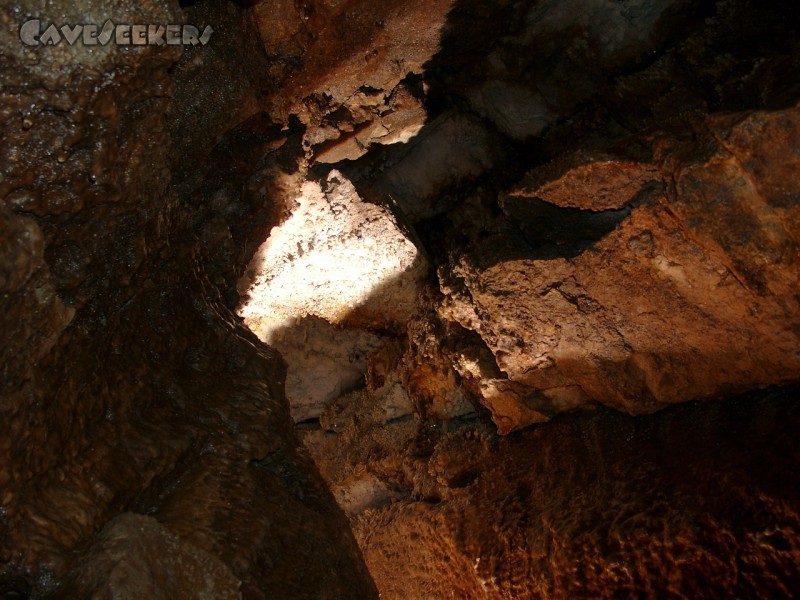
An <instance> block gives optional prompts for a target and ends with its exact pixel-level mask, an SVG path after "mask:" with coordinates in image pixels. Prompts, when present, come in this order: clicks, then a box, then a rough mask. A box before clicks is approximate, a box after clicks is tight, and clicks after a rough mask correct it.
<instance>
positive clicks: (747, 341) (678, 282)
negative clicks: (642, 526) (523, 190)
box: [440, 109, 800, 431]
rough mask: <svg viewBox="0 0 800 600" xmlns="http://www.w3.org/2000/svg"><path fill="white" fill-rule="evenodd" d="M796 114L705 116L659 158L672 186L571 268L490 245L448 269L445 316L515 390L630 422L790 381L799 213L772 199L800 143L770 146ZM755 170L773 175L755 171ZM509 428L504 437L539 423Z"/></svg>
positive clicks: (799, 362)
mask: <svg viewBox="0 0 800 600" xmlns="http://www.w3.org/2000/svg"><path fill="white" fill-rule="evenodd" d="M798 115H800V111H798V110H797V109H788V110H786V111H780V112H775V113H752V114H746V115H741V116H738V117H728V118H727V119H725V120H722V121H721V120H720V119H713V120H712V121H711V122H710V127H711V129H709V130H707V131H708V132H707V133H706V134H705V135H706V136H707V137H706V138H702V139H703V141H702V142H700V143H698V144H696V145H693V144H688V145H683V146H680V147H679V148H676V149H673V150H672V151H671V152H673V154H669V155H668V157H669V158H666V157H665V158H662V160H663V162H664V164H665V165H667V166H665V168H669V169H673V173H674V175H672V178H673V180H674V182H675V183H674V186H669V187H668V188H667V190H666V192H662V191H661V190H660V189H658V188H651V189H650V191H649V192H648V193H647V194H646V195H645V196H644V197H640V199H639V201H638V202H637V203H636V205H635V207H634V208H633V210H632V211H631V213H630V215H629V216H628V217H627V218H625V220H623V221H622V222H621V223H620V224H619V225H618V226H617V227H616V229H614V230H613V231H612V232H611V233H608V234H607V235H606V236H605V237H603V238H602V239H600V240H599V241H596V242H594V243H587V244H586V245H584V249H581V250H580V251H579V253H578V254H577V255H576V256H574V257H570V256H569V255H567V256H559V249H558V246H552V247H548V246H541V247H540V248H538V249H537V248H536V247H531V246H530V245H528V244H529V243H531V242H526V241H524V239H517V240H516V241H515V240H514V239H512V238H506V240H505V241H503V238H502V237H495V238H490V239H489V240H487V241H485V242H483V243H482V244H481V245H480V246H479V247H478V248H477V249H476V250H474V251H471V252H470V253H468V254H467V255H466V256H465V257H464V258H462V259H461V260H460V261H459V262H458V263H456V264H455V265H454V266H453V269H452V276H454V277H455V278H456V280H458V279H459V278H460V280H461V282H462V284H461V285H462V286H463V287H461V288H460V291H458V292H457V293H454V292H448V294H449V298H448V300H447V301H446V302H445V303H444V304H443V306H442V309H441V310H440V312H441V314H442V315H443V316H444V317H445V318H449V319H452V320H455V321H457V322H459V323H460V324H461V325H462V326H463V327H466V328H468V329H472V330H474V331H476V332H478V333H479V334H480V335H481V338H482V339H483V341H484V342H485V343H486V344H487V346H488V347H489V349H490V350H491V352H492V354H493V355H494V358H495V360H496V362H497V366H498V367H499V369H500V371H502V373H503V374H504V376H507V377H508V379H509V380H510V382H511V384H522V385H523V386H525V387H527V388H529V389H530V390H531V391H538V392H542V393H545V394H561V392H560V391H559V390H570V389H572V390H575V391H576V392H577V396H574V395H573V397H574V398H576V399H578V400H579V401H580V399H581V398H583V399H584V400H589V399H592V400H596V401H599V402H601V403H603V404H606V405H609V406H613V407H615V408H618V409H620V410H624V411H626V412H629V413H631V414H641V413H647V412H651V411H653V410H657V409H658V408H660V407H663V406H664V405H666V404H670V403H674V402H682V401H686V400H687V399H707V398H719V397H722V396H725V395H726V394H729V393H731V392H733V391H736V390H744V389H748V388H754V387H758V386H762V385H767V384H776V383H782V382H787V381H791V380H793V379H796V378H797V377H798V376H800V353H798V348H800V340H798V337H797V327H798V325H799V324H800V322H798V320H797V318H798V317H797V316H798V314H800V312H798V310H797V306H796V299H795V296H796V295H797V292H798V280H797V277H798V275H797V273H798V263H797V260H798V259H797V247H798V240H797V238H796V227H795V226H794V225H793V223H794V222H795V219H794V218H793V217H792V216H789V215H791V214H793V211H794V210H795V207H794V206H793V205H789V206H787V205H786V203H785V201H784V202H781V201H780V199H781V198H786V197H787V195H788V194H791V193H792V192H791V191H790V189H791V188H790V187H787V186H791V185H793V184H792V183H791V182H792V181H793V178H791V177H789V178H788V180H787V179H785V177H786V175H785V174H786V173H787V172H793V171H794V170H796V169H797V165H796V161H795V159H794V158H792V157H793V156H795V155H796V153H797V148H796V147H795V146H796V145H797V139H800V137H798V136H792V135H777V136H769V135H765V134H766V132H768V131H769V130H770V129H771V128H776V129H778V128H779V129H781V130H782V131H786V130H788V131H792V130H794V131H796V127H797V123H798V120H799V119H800V117H799V116H798ZM721 126H722V127H726V128H725V129H723V133H720V134H718V133H715V131H717V130H718V128H720V127H721ZM712 135H713V136H714V137H711V136H712ZM723 136H724V137H723ZM726 138H728V139H730V138H732V139H735V140H736V141H737V146H736V152H738V153H739V154H740V155H742V156H746V157H747V160H748V162H747V163H745V162H744V161H743V160H740V159H739V158H738V157H737V156H736V155H735V154H734V153H733V152H732V151H731V150H729V149H728V147H729V145H728V143H726V142H725V141H724V140H725V139H726ZM716 140H719V141H716ZM767 157H769V159H768V158H767ZM766 160H772V161H773V164H775V167H776V169H775V174H776V175H775V176H774V177H772V176H770V175H769V174H767V172H765V171H763V170H762V171H760V172H758V171H755V165H758V164H759V163H761V164H763V163H764V162H765V161H766ZM750 165H752V166H750ZM798 172H800V171H798ZM567 189H569V188H567V187H565V188H564V191H566V190H567ZM581 193H582V189H581V188H580V187H579V189H578V191H577V196H578V197H580V194H581ZM536 201H537V200H535V199H531V200H530V201H529V202H536ZM576 202H579V201H578V200H576ZM507 210H508V208H507ZM787 211H788V212H787ZM523 214H524V213H523ZM787 217H788V218H787ZM530 227H531V230H530V231H533V230H534V229H535V227H536V224H535V223H532V224H531V226H530ZM529 239H530V238H529ZM509 240H510V241H509ZM498 241H500V242H502V244H505V246H504V245H502V244H498ZM537 254H542V255H547V256H546V258H545V256H543V257H542V258H537ZM448 285H449V286H450V287H453V286H452V285H451V284H448ZM448 289H449V288H445V290H446V291H447V290H448ZM505 385H506V387H508V385H510V384H505ZM500 398H502V399H499V400H498V401H497V402H498V404H497V407H496V408H495V411H496V412H497V413H498V415H503V414H505V413H508V407H507V405H508V403H509V400H508V395H507V394H505V395H501V396H500ZM485 402H486V403H487V405H488V406H490V407H491V406H493V405H494V403H493V401H492V400H491V399H488V398H487V399H486V400H485ZM578 403H580V402H578ZM517 404H518V405H519V410H521V411H524V410H525V409H524V406H525V403H524V402H518V403H517ZM570 406H571V404H570V403H569V402H568V403H567V404H566V405H565V408H569V407H570ZM518 418H519V420H518V421H517V422H516V423H515V424H514V425H508V424H505V425H503V427H502V429H503V431H509V430H510V429H513V428H514V427H518V426H524V425H526V424H528V423H530V422H532V421H535V420H536V419H535V418H532V417H523V416H522V415H519V417H518ZM501 420H502V417H501V418H499V419H498V424H500V423H499V421H501ZM503 422H505V421H503Z"/></svg>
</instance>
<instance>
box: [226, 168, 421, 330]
mask: <svg viewBox="0 0 800 600" xmlns="http://www.w3.org/2000/svg"><path fill="white" fill-rule="evenodd" d="M296 202H297V208H295V210H294V211H293V213H292V216H291V217H289V219H287V220H286V221H285V222H284V223H282V224H281V225H279V226H277V227H275V228H274V229H273V230H272V232H271V233H270V236H269V238H268V239H267V241H266V242H264V244H263V245H262V246H261V247H260V248H259V249H258V251H257V252H256V254H255V256H254V257H253V259H252V261H251V262H250V265H249V267H248V271H247V274H246V275H245V276H244V277H243V278H242V280H241V281H240V282H239V291H240V294H242V297H243V299H244V302H243V305H242V306H241V308H240V310H239V314H240V315H241V316H242V317H243V318H244V320H245V322H246V324H247V325H248V327H250V329H251V330H253V331H254V332H255V333H256V334H257V335H258V336H259V337H260V338H261V339H262V340H264V341H266V342H268V343H269V342H270V340H271V338H272V334H273V332H275V331H278V330H281V329H286V328H288V327H291V326H292V323H293V322H294V321H295V319H298V318H302V317H305V316H308V315H313V316H317V317H321V318H323V319H326V320H327V321H329V322H330V323H332V324H334V325H343V324H347V325H354V326H361V327H366V328H370V327H387V326H392V325H398V324H400V325H401V324H403V323H404V322H405V321H406V320H407V319H408V318H409V317H410V316H411V314H412V313H413V311H414V307H415V302H416V297H417V292H418V289H419V282H420V280H421V278H422V277H423V275H424V273H425V269H426V266H425V260H424V258H423V257H422V256H421V254H420V253H419V251H418V249H417V247H416V246H415V245H414V244H413V243H412V242H411V241H410V240H409V239H408V238H407V237H406V236H405V235H404V234H403V232H402V231H401V230H400V228H399V227H398V225H397V223H396V221H395V219H394V217H393V216H392V215H391V213H390V212H389V211H388V210H387V209H386V208H384V207H381V206H376V205H374V204H368V203H366V202H363V201H362V200H361V198H359V196H358V193H357V192H356V189H355V188H354V187H353V184H352V183H350V181H348V180H347V179H346V178H345V177H344V176H343V175H342V174H341V173H339V172H338V171H332V172H331V174H330V175H329V176H328V180H327V185H326V188H325V190H323V188H322V186H321V185H320V183H318V182H313V181H308V182H306V183H304V184H303V186H302V190H301V194H300V197H299V198H297V199H296Z"/></svg>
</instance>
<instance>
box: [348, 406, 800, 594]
mask: <svg viewBox="0 0 800 600" xmlns="http://www.w3.org/2000/svg"><path fill="white" fill-rule="evenodd" d="M789 394H790V395H789V396H784V397H783V399H782V400H781V399H780V398H772V399H769V398H767V399H764V398H762V399H753V398H746V399H742V400H741V401H737V402H733V403H729V404H722V405H703V406H700V405H690V406H686V405H684V406H683V407H680V408H679V409H677V410H676V409H674V408H671V409H668V410H667V411H665V412H662V413H659V414H658V415H653V416H650V417H640V418H631V417H626V416H622V415H619V414H613V413H611V412H609V411H606V410H604V409H603V410H598V411H597V412H596V413H594V414H582V415H580V416H577V417H576V416H574V415H573V416H570V418H568V419H558V420H554V421H553V422H551V423H548V424H546V425H544V426H542V427H541V428H539V429H537V430H535V431H530V432H527V433H521V434H518V435H516V436H511V437H509V438H506V439H505V440H503V441H502V442H500V444H499V446H498V447H497V448H496V449H495V450H494V451H492V452H491V453H490V454H486V450H485V445H484V442H483V441H481V438H479V437H477V438H476V437H470V436H467V435H460V436H458V437H457V438H456V439H453V436H452V435H451V438H450V439H451V440H453V441H451V442H450V446H451V447H450V448H449V449H448V450H447V451H444V452H442V454H444V455H448V454H449V455H451V456H453V457H454V458H456V457H458V456H460V455H461V456H470V455H473V456H474V455H477V456H481V460H479V461H475V462H473V463H472V465H473V469H472V470H470V469H469V465H470V463H469V462H467V463H466V465H463V463H458V462H457V463H456V465H460V466H462V469H463V467H467V468H466V469H465V470H457V471H456V472H455V473H456V474H457V475H451V477H450V479H449V482H447V485H446V486H443V487H444V490H446V492H445V493H446V495H445V496H443V497H441V498H438V499H436V501H433V499H428V501H421V500H416V501H414V500H412V499H407V500H403V501H399V502H397V503H395V504H393V505H392V506H391V507H387V508H383V509H377V510H367V511H365V512H363V513H361V514H360V515H359V516H358V517H357V518H356V519H355V531H356V535H357V537H358V540H359V543H360V544H361V547H362V549H363V551H364V556H365V558H366V561H367V564H368V565H369V568H370V572H371V573H372V574H373V576H374V577H375V580H376V582H377V584H378V587H379V589H380V590H381V597H382V598H389V599H391V598H397V599H400V598H463V597H466V598H487V599H488V598H542V597H545V598H563V597H587V598H589V597H591V598H618V597H620V596H637V595H643V596H647V597H661V596H673V595H674V596H676V597H693V598H719V597H723V596H725V597H727V596H737V597H743V596H744V597H749V596H763V595H768V596H770V597H777V598H789V597H791V596H792V594H793V593H794V588H795V587H796V584H797V581H798V577H800V572H798V561H797V553H798V523H799V522H800V521H799V520H798V516H799V513H798V511H800V495H798V489H797V485H796V482H795V481H794V480H793V479H792V478H791V477H787V473H788V472H789V470H790V469H791V467H790V466H789V464H788V463H789V462H792V461H794V460H795V458H789V457H796V456H797V454H796V453H797V437H796V436H794V435H793V433H792V430H793V428H794V427H796V422H797V418H798V413H797V407H796V405H795V402H794V398H792V397H791V392H790V393H789ZM620 440H623V443H620ZM459 447H460V448H461V453H462V454H460V455H459V453H458V451H457V450H456V449H457V448H459ZM443 450H444V449H443ZM430 460H431V463H434V464H435V463H436V454H434V455H433V456H432V457H431V459H430ZM456 460H457V459H456ZM437 468H438V469H441V468H442V467H437ZM447 473H448V471H447V470H446V468H445V470H444V471H443V475H444V479H443V481H447V479H446V477H447ZM465 483H466V485H465ZM487 524H490V525H488V526H487Z"/></svg>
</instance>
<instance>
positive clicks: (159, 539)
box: [62, 513, 241, 600]
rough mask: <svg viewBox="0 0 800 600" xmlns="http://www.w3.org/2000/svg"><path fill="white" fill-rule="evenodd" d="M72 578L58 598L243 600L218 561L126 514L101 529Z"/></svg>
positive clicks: (147, 519)
mask: <svg viewBox="0 0 800 600" xmlns="http://www.w3.org/2000/svg"><path fill="white" fill-rule="evenodd" d="M71 578H72V579H73V581H74V583H73V584H72V585H69V584H68V587H69V588H71V589H69V590H68V591H65V592H62V593H68V594H72V595H74V597H80V598H97V599H101V598H109V599H110V598H142V597H147V598H187V599H188V598H219V599H220V600H228V599H238V598H241V593H240V591H239V585H240V584H241V582H240V581H239V580H238V579H236V578H235V577H234V576H233V574H232V573H231V572H230V570H228V568H227V567H226V566H225V565H224V564H223V563H222V562H221V561H220V560H219V559H218V558H216V557H214V556H213V555H211V554H208V553H207V552H203V551H202V550H199V549H197V548H195V547H193V546H192V545H191V544H188V543H186V542H183V541H181V540H180V539H179V538H177V537H175V536H174V535H172V534H170V533H169V532H168V531H167V530H166V529H165V528H164V527H163V526H162V525H160V524H159V523H158V521H156V520H155V519H153V518H152V517H145V516H144V515H134V514H130V513H125V514H122V515H120V516H119V517H116V518H115V519H113V520H112V521H110V522H109V523H108V524H107V525H106V526H105V527H104V528H103V530H102V531H101V532H100V533H99V534H98V535H97V539H96V540H95V542H94V545H93V546H92V548H91V549H90V550H89V551H88V552H87V553H86V555H85V556H84V557H83V559H82V561H81V564H80V565H78V567H77V568H76V571H75V573H74V575H72V577H71Z"/></svg>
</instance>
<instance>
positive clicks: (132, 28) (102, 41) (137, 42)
mask: <svg viewBox="0 0 800 600" xmlns="http://www.w3.org/2000/svg"><path fill="white" fill-rule="evenodd" d="M212 33H214V30H213V29H212V28H211V26H210V25H207V26H206V27H205V28H204V29H203V31H202V33H201V32H200V30H199V29H198V28H197V27H195V26H194V25H176V24H171V25H141V24H137V25H131V24H127V25H116V24H115V23H114V22H113V21H111V20H110V19H109V20H108V21H106V22H105V23H104V24H103V26H102V27H100V26H98V25H94V24H84V25H61V26H56V25H55V24H52V23H51V24H49V25H47V26H45V25H44V24H43V23H42V21H40V20H39V19H32V20H30V21H26V22H25V23H24V24H23V25H22V27H20V29H19V39H20V40H22V43H23V44H26V45H28V46H58V45H59V44H61V43H62V42H63V43H66V44H69V45H70V46H73V45H74V44H76V43H81V44H84V45H86V46H105V45H106V44H109V43H111V42H113V43H114V44H117V45H119V46H164V45H168V46H181V45H183V46H197V45H198V44H200V45H202V46H205V45H206V44H207V43H208V42H209V40H210V39H211V34H212Z"/></svg>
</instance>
